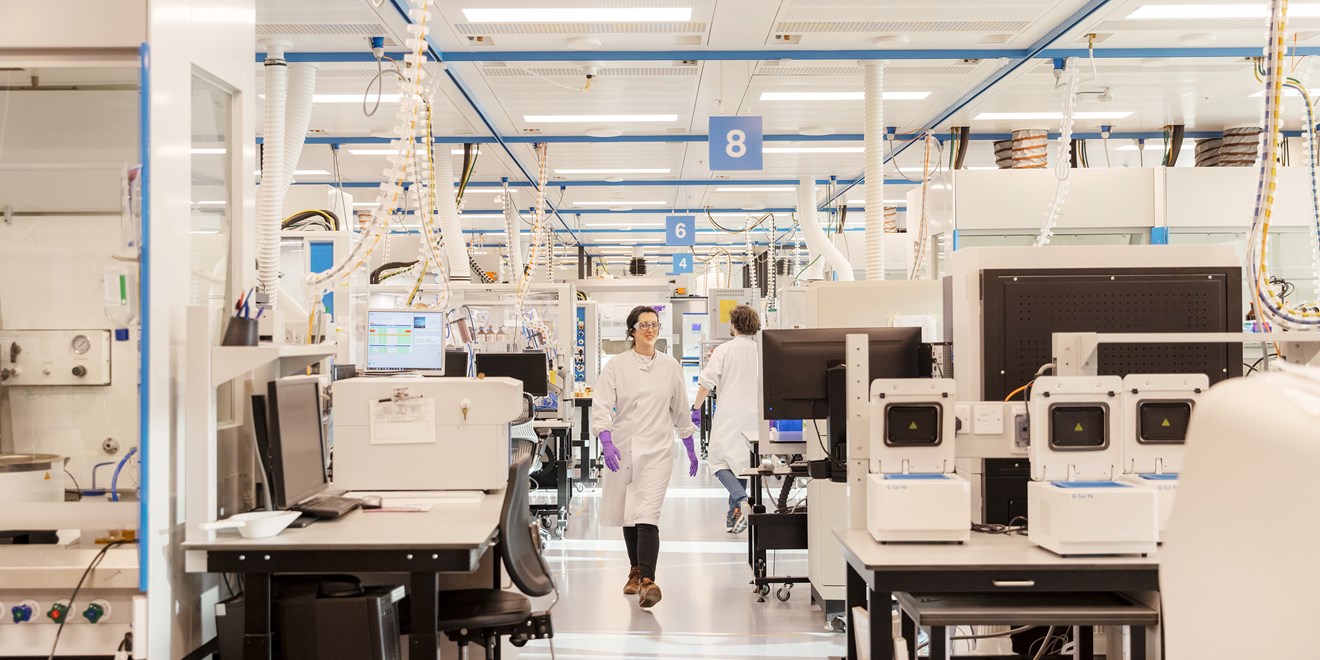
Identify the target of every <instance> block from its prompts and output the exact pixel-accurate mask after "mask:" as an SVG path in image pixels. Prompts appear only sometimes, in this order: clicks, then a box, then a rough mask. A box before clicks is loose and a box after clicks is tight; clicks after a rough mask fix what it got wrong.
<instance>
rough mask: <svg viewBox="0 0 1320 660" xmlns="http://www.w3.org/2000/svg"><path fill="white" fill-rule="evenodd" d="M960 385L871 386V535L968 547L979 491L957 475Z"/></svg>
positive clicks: (888, 382)
mask: <svg viewBox="0 0 1320 660" xmlns="http://www.w3.org/2000/svg"><path fill="white" fill-rule="evenodd" d="M955 388H956V385H955V384H954V382H953V380H952V379H948V378H938V379H924V378H922V379H913V378H881V379H877V380H874V381H872V382H871V392H870V401H871V441H870V442H871V447H870V466H869V470H868V471H869V472H870V474H869V475H867V482H866V528H867V530H869V531H870V532H871V536H872V537H874V538H875V540H876V541H879V542H881V543H885V542H889V541H915V542H940V541H956V542H959V543H961V542H963V541H966V540H967V538H968V537H969V536H970V530H971V521H970V513H971V498H972V494H971V488H970V486H969V485H968V483H967V480H966V479H963V478H962V477H961V476H959V475H957V474H954V424H955V416H954V409H953V402H954V398H953V393H954V389H955Z"/></svg>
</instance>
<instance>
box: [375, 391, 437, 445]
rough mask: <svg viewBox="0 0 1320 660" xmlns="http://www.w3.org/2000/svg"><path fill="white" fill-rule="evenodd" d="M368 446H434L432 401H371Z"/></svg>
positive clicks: (420, 399) (433, 407)
mask: <svg viewBox="0 0 1320 660" xmlns="http://www.w3.org/2000/svg"><path fill="white" fill-rule="evenodd" d="M370 437H371V444H373V445H423V444H435V441H436V438H435V399H422V398H418V399H404V400H402V401H393V400H387V401H373V402H371V429H370Z"/></svg>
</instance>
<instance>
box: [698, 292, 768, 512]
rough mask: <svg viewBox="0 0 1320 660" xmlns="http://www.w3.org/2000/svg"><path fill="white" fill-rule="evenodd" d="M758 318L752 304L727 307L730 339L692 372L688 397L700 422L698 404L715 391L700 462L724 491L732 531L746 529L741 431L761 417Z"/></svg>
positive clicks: (744, 449) (744, 447)
mask: <svg viewBox="0 0 1320 660" xmlns="http://www.w3.org/2000/svg"><path fill="white" fill-rule="evenodd" d="M760 330H761V319H760V317H759V316H757V314H756V310H755V309H752V308H751V307H748V306H747V305H738V306H737V307H734V308H733V309H732V310H731V311H730V312H729V333H730V334H732V335H733V339H731V340H730V341H727V342H724V343H723V344H720V345H719V346H716V347H715V350H714V351H712V352H711V354H710V360H708V361H707V362H706V368H705V369H702V370H701V375H700V376H699V377H698V378H697V385H698V386H699V388H698V389H697V400H696V401H694V402H693V403H692V421H693V423H700V420H701V404H702V403H704V402H705V401H706V397H707V396H708V395H709V394H710V391H711V390H715V391H716V393H718V394H719V401H718V403H717V405H716V408H715V417H714V420H712V423H711V429H710V443H709V444H708V445H707V449H706V450H707V457H706V464H707V465H709V466H710V469H711V470H712V471H713V472H714V473H715V478H716V479H719V480H720V483H721V484H724V489H725V490H727V491H729V512H728V514H727V515H725V517H724V527H725V529H726V530H727V531H729V532H730V533H733V534H739V533H742V532H743V530H746V529H747V514H748V513H749V512H750V507H748V506H747V482H746V481H745V480H743V479H739V478H738V476H737V475H738V474H739V473H741V472H742V471H743V470H746V469H747V468H748V466H749V464H750V462H751V461H750V458H749V454H748V450H747V442H746V440H744V439H743V433H749V432H754V431H756V425H757V424H758V423H759V420H760V418H761V416H760V414H759V413H758V411H757V396H756V393H757V392H758V391H759V390H760V388H761V367H760V349H759V348H758V347H757V345H756V333H757V332H760Z"/></svg>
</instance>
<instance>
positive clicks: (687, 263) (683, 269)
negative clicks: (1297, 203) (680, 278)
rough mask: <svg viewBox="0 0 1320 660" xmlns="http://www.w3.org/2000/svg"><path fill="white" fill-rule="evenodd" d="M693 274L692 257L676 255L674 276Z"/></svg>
mask: <svg viewBox="0 0 1320 660" xmlns="http://www.w3.org/2000/svg"><path fill="white" fill-rule="evenodd" d="M690 272H692V255H690V254H676V255H674V272H673V274H674V275H682V274H684V273H690Z"/></svg>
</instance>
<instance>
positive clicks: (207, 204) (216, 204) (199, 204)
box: [193, 200, 226, 206]
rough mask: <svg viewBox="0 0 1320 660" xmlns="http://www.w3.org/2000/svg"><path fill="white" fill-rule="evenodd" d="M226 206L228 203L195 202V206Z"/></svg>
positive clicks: (212, 201) (215, 201) (217, 201)
mask: <svg viewBox="0 0 1320 660" xmlns="http://www.w3.org/2000/svg"><path fill="white" fill-rule="evenodd" d="M225 204H226V202H224V201H220V200H205V201H201V202H193V206H224V205H225Z"/></svg>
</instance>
